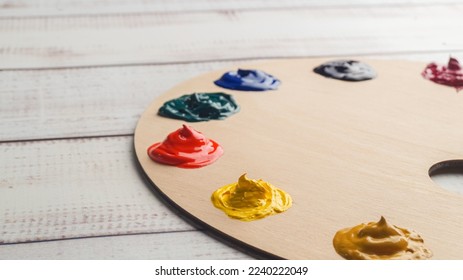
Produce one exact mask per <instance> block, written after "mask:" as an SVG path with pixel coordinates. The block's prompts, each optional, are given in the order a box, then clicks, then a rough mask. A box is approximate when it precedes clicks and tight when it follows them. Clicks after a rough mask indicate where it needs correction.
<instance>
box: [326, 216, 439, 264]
mask: <svg viewBox="0 0 463 280" xmlns="http://www.w3.org/2000/svg"><path fill="white" fill-rule="evenodd" d="M333 245H334V249H335V250H336V252H338V254H339V255H341V256H342V257H344V258H346V259H349V260H386V259H390V260H400V259H402V260H419V259H427V258H430V257H432V252H431V251H430V250H429V249H427V248H425V247H424V242H423V239H422V238H421V236H419V235H418V234H417V233H416V232H414V231H410V230H407V229H403V228H399V227H396V226H394V225H391V224H389V223H388V222H386V219H384V217H381V219H380V220H379V222H377V223H375V222H370V223H367V224H360V225H358V226H355V227H352V228H345V229H342V230H340V231H338V232H337V233H336V235H335V236H334V239H333Z"/></svg>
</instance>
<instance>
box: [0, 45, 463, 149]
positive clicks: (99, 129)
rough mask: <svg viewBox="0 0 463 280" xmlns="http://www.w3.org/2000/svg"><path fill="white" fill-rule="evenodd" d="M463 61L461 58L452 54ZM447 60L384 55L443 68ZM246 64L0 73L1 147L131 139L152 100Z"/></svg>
mask: <svg viewBox="0 0 463 280" xmlns="http://www.w3.org/2000/svg"><path fill="white" fill-rule="evenodd" d="M453 55H455V56H456V57H460V58H463V52H458V53H453ZM448 56H449V54H448V53H446V52H444V53H423V54H408V55H383V56H376V57H381V58H402V59H413V60H421V61H423V67H424V66H425V65H426V64H427V63H429V62H431V61H438V62H440V63H445V62H446V61H447V59H448ZM244 62H245V61H242V60H238V61H228V62H204V63H188V64H174V65H147V66H130V67H128V66H127V67H99V68H78V69H59V70H41V71H34V70H18V71H2V72H0V84H2V87H1V88H0V95H1V96H2V101H1V102H0V141H15V140H28V139H29V140H30V139H47V138H48V139H50V138H68V137H88V136H100V135H128V134H132V133H133V131H134V129H135V124H136V122H137V120H138V118H139V117H140V115H141V113H142V112H143V111H144V110H145V108H146V105H147V104H149V103H150V102H151V101H152V100H153V99H154V98H155V97H157V96H159V95H160V94H161V93H163V92H165V91H167V90H168V89H170V88H171V87H173V86H174V85H176V84H178V83H180V82H181V81H184V80H187V79H190V78H193V77H195V76H197V75H200V74H202V73H205V72H209V71H212V70H217V69H220V68H224V67H230V69H234V68H236V66H237V65H239V64H241V63H244Z"/></svg>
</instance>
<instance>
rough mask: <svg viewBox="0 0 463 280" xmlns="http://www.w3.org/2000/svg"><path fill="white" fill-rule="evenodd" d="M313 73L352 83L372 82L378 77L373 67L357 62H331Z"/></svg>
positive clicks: (317, 68)
mask: <svg viewBox="0 0 463 280" xmlns="http://www.w3.org/2000/svg"><path fill="white" fill-rule="evenodd" d="M313 71H314V72H315V73H317V74H320V75H322V76H325V77H327V78H333V79H337V80H343V81H350V82H360V81H365V80H371V79H373V78H375V77H376V76H377V75H376V72H375V70H373V68H371V66H369V65H368V64H365V63H363V62H359V61H356V60H335V61H329V62H326V63H323V64H322V65H320V66H318V67H316V68H315V69H313Z"/></svg>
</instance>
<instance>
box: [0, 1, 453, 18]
mask: <svg viewBox="0 0 463 280" xmlns="http://www.w3.org/2000/svg"><path fill="white" fill-rule="evenodd" d="M460 2H461V1H459V0H447V1H445V2H443V1H437V0H407V1H403V0H402V1H400V0H377V1H375V3H374V6H375V7H378V6H383V5H395V6H408V5H420V6H422V5H433V4H443V3H444V4H449V5H451V4H456V3H460ZM339 6H341V7H346V6H347V7H353V6H372V3H371V1H369V0H351V1H349V2H348V3H346V2H345V1H340V0H325V1H315V0H290V1H279V0H238V1H237V0H200V1H198V0H196V1H188V0H176V1H172V0H156V1H146V0H111V1H108V0H80V1H75V0H1V1H0V17H20V16H21V17H30V16H75V15H82V14H85V15H92V14H125V13H153V12H156V13H159V12H163V13H165V12H181V13H185V12H194V11H218V10H219V11H220V10H226V11H230V10H249V9H283V8H301V7H306V8H307V7H310V8H321V7H323V8H328V7H339Z"/></svg>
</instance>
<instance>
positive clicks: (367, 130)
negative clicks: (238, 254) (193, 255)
mask: <svg viewBox="0 0 463 280" xmlns="http://www.w3.org/2000/svg"><path fill="white" fill-rule="evenodd" d="M324 61H326V58H325V59H312V60H311V59H294V60H276V61H271V62H267V63H261V64H258V63H254V64H247V65H242V66H240V68H243V69H249V68H250V69H255V68H257V69H261V70H263V71H265V72H268V73H271V74H272V75H275V76H276V77H278V78H279V79H281V80H282V85H281V86H280V88H279V89H278V90H276V91H270V92H263V93H262V92H257V93H255V92H254V93H253V92H239V91H231V90H223V89H221V90H223V91H225V92H227V93H230V94H233V95H234V97H235V99H236V100H237V102H238V104H240V105H241V111H240V113H239V114H236V115H234V116H232V117H230V118H227V119H226V120H225V121H211V122H201V123H194V124H191V125H192V127H194V128H195V129H197V130H198V131H201V132H203V133H204V134H205V135H206V136H207V137H210V138H211V139H214V140H216V141H217V142H218V143H220V144H221V145H222V146H223V147H224V150H225V154H224V155H223V156H222V157H221V158H220V159H219V160H218V161H217V162H216V163H214V164H212V165H209V166H207V167H204V168H200V169H194V170H190V169H182V168H175V167H171V166H166V165H161V164H157V163H154V162H153V161H151V160H150V159H149V158H148V156H147V154H146V148H147V147H148V146H149V145H151V144H152V143H154V142H156V141H161V140H162V139H164V138H165V135H167V134H168V133H170V132H172V131H174V130H176V129H178V128H179V127H180V126H181V124H182V123H183V122H182V121H178V120H172V119H168V118H163V117H160V116H155V112H156V111H157V109H158V108H159V106H160V105H161V104H162V103H163V102H165V101H166V100H169V99H171V98H173V97H176V96H178V95H180V94H181V93H182V92H185V91H189V90H190V91H191V90H194V89H196V88H201V89H206V90H207V91H211V92H214V91H217V90H218V89H219V88H218V87H217V86H215V85H214V84H213V81H214V80H215V79H216V77H217V76H218V75H220V73H222V72H223V70H219V71H216V72H212V73H208V74H205V75H203V76H201V77H198V78H195V79H193V80H189V81H186V82H184V83H182V84H180V85H178V86H177V87H175V88H173V89H172V90H170V91H168V92H167V93H166V94H164V95H162V96H160V97H159V98H158V99H157V100H155V101H154V102H153V103H152V104H151V105H150V107H148V109H147V111H146V112H145V113H144V114H143V115H142V117H141V118H140V122H139V123H138V125H137V129H136V132H135V147H136V152H137V157H138V159H139V161H140V163H141V165H142V167H143V169H144V171H145V172H146V173H147V174H148V176H149V177H150V179H151V181H152V182H153V184H155V186H156V187H157V188H158V189H159V190H160V191H161V192H162V193H164V194H165V195H166V196H167V197H169V198H170V199H171V200H172V201H173V203H174V204H175V205H177V207H180V208H182V209H184V210H185V211H187V212H189V213H190V214H191V215H193V216H195V217H196V218H198V219H200V220H202V221H203V222H204V223H206V224H208V225H209V226H210V227H211V228H214V229H215V230H217V231H218V232H221V233H222V234H224V235H227V236H229V237H231V238H233V239H235V240H239V241H241V242H244V243H246V244H248V245H250V246H253V247H255V248H258V249H260V250H263V251H265V252H268V253H270V254H272V255H276V256H280V257H283V258H289V259H339V258H340V256H338V255H337V254H336V253H335V251H334V249H333V247H332V238H333V235H334V234H335V232H336V231H337V230H340V229H342V228H345V227H349V226H354V225H357V224H360V223H364V222H370V221H376V220H378V219H379V217H380V216H381V215H383V216H385V217H386V218H387V219H388V220H389V222H391V223H392V224H395V225H398V226H400V227H405V228H410V229H413V230H416V231H417V232H419V233H420V234H421V235H422V236H423V238H424V239H425V242H426V244H427V246H428V247H429V248H430V249H431V250H432V251H433V252H434V258H435V259H461V258H463V255H462V253H461V252H462V251H463V247H462V246H463V245H462V244H460V242H459V240H460V236H461V235H462V234H463V231H462V227H461V226H460V225H461V223H462V222H463V197H462V196H461V195H460V194H456V193H452V192H449V191H446V190H444V189H442V188H439V187H437V186H436V184H435V183H434V182H433V181H432V180H431V179H430V178H429V175H428V171H429V168H430V167H431V166H432V165H434V164H436V163H438V162H441V161H444V160H450V159H462V158H463V149H462V147H463V146H462V145H461V141H460V139H461V138H462V137H463V135H462V134H461V133H462V131H463V126H462V123H461V121H460V120H461V119H462V118H463V112H462V110H461V105H462V104H463V99H462V95H460V94H458V93H457V92H456V90H455V89H454V88H451V87H445V86H442V85H437V84H434V83H432V82H430V81H426V80H423V79H422V77H421V76H420V74H419V73H420V71H421V69H422V65H421V64H420V63H411V62H401V61H386V60H384V61H379V60H376V61H375V60H366V62H367V63H368V64H370V65H371V66H372V67H373V68H374V69H375V70H376V71H377V72H378V77H377V78H376V79H374V80H372V81H368V82H361V83H349V82H343V81H337V80H333V79H327V78H324V77H322V76H320V75H317V74H314V73H311V72H310V71H311V69H313V68H314V67H315V66H318V65H319V64H321V63H323V62H324ZM364 61H365V60H364ZM295 116H297V117H295ZM154 139H155V140H154ZM246 172H247V173H248V175H249V177H251V178H255V179H259V178H262V179H264V180H266V181H269V182H271V183H272V184H274V185H276V186H277V187H279V188H281V189H283V190H285V191H287V192H288V193H289V194H290V195H291V196H292V198H293V200H294V203H293V207H292V208H291V209H289V210H288V211H287V212H285V213H282V214H279V215H276V216H272V217H269V218H266V219H263V220H259V221H254V222H249V223H246V222H241V221H237V220H233V219H230V218H228V217H226V216H225V215H224V213H222V212H221V211H220V210H217V209H215V208H214V207H213V205H212V203H211V202H210V196H211V194H212V192H213V191H215V190H216V189H217V188H219V187H221V186H223V185H226V184H230V183H232V182H236V180H237V179H238V177H239V176H240V175H241V174H243V173H246ZM442 229H445V230H442Z"/></svg>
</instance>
